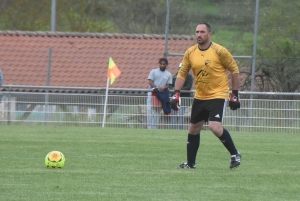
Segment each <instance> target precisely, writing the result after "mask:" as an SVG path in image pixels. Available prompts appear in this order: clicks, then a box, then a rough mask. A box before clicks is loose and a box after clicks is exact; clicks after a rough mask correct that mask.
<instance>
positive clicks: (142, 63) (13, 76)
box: [0, 31, 195, 88]
mask: <svg viewBox="0 0 300 201" xmlns="http://www.w3.org/2000/svg"><path fill="white" fill-rule="evenodd" d="M168 39H169V40H168V52H169V53H184V51H185V50H186V49H187V48H188V47H190V46H191V45H193V44H194V43H195V40H194V37H193V36H178V35H170V36H169V38H168ZM0 44H1V46H0V69H2V72H3V75H4V82H3V84H4V85H33V86H46V85H47V69H48V55H49V49H50V48H51V50H52V54H51V56H52V57H51V67H50V70H51V76H50V81H49V86H67V87H105V86H106V83H107V70H108V60H109V57H112V59H113V60H114V62H115V63H116V65H117V66H118V67H119V69H120V70H121V72H122V74H121V76H120V77H119V78H117V79H116V81H115V82H114V83H113V85H111V86H110V87H112V88H147V86H148V84H147V83H148V81H147V77H148V75H149V72H150V71H151V70H152V69H154V68H157V67H158V60H159V58H162V57H164V49H165V36H164V35H155V34H151V35H147V34H108V33H68V32H27V31H0ZM181 59H182V56H168V60H169V66H168V68H167V69H168V70H169V71H170V72H171V73H172V74H174V73H175V72H176V71H177V69H178V64H179V63H180V62H181Z"/></svg>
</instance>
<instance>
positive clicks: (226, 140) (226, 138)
mask: <svg viewBox="0 0 300 201" xmlns="http://www.w3.org/2000/svg"><path fill="white" fill-rule="evenodd" d="M219 139H220V140H221V142H222V143H223V145H224V146H225V147H226V149H227V150H228V151H229V152H230V154H231V155H235V154H237V153H238V151H237V150H236V148H235V146H234V143H233V141H232V138H231V136H230V134H229V132H228V131H227V130H226V129H225V128H224V130H223V134H222V135H221V137H219Z"/></svg>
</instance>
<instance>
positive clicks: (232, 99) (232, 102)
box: [229, 90, 241, 110]
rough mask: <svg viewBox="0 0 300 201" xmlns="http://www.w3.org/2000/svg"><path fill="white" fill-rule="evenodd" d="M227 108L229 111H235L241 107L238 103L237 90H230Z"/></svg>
mask: <svg viewBox="0 0 300 201" xmlns="http://www.w3.org/2000/svg"><path fill="white" fill-rule="evenodd" d="M229 107H230V109H231V110H236V109H238V108H240V107H241V104H240V101H239V91H238V90H232V93H231V96H230V99H229Z"/></svg>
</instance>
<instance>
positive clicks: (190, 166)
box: [177, 163, 196, 169]
mask: <svg viewBox="0 0 300 201" xmlns="http://www.w3.org/2000/svg"><path fill="white" fill-rule="evenodd" d="M177 168H179V169H180V168H181V169H195V168H196V165H195V164H192V165H189V164H187V163H182V164H181V165H179V166H178V167H177Z"/></svg>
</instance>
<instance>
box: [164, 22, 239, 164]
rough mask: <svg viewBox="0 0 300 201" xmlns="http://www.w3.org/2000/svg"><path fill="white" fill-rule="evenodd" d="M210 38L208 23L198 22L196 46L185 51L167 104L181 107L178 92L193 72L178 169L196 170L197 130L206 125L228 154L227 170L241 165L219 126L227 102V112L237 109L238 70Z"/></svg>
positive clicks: (233, 146)
mask: <svg viewBox="0 0 300 201" xmlns="http://www.w3.org/2000/svg"><path fill="white" fill-rule="evenodd" d="M211 36H212V32H211V28H210V25H209V24H207V23H200V24H199V25H198V26H197V27H196V38H197V44H195V45H193V46H192V47H190V48H189V49H187V51H186V52H185V54H184V57H183V59H182V66H181V68H180V70H179V72H178V75H177V79H176V83H175V88H174V89H175V95H174V96H173V98H172V100H171V103H170V104H171V108H172V109H173V110H175V111H177V110H178V109H179V107H180V89H181V88H182V86H183V84H184V82H185V79H186V76H187V74H188V72H189V71H190V69H192V72H193V74H194V81H195V96H194V101H193V105H192V112H191V121H190V127H189V133H188V140H187V162H186V163H183V164H181V165H180V166H179V167H178V168H184V169H186V168H196V155H197V152H198V148H199V146H200V131H201V129H202V127H203V124H204V123H205V122H209V123H208V126H209V129H210V130H211V131H212V132H213V133H214V134H215V136H217V137H218V138H219V139H220V141H221V142H222V143H223V145H224V146H225V147H226V149H227V150H228V151H229V153H230V155H231V157H230V166H229V167H230V169H234V168H237V167H238V166H239V165H240V163H241V154H240V153H239V152H238V150H237V149H236V147H235V145H234V143H233V140H232V138H231V136H230V134H229V132H228V131H227V130H226V129H225V128H223V126H222V119H223V115H224V110H225V107H226V104H227V100H228V99H229V106H230V109H232V110H236V109H238V108H240V102H239V99H238V89H239V69H238V66H237V64H236V63H235V61H234V59H233V57H232V55H231V53H230V52H229V51H228V50H227V49H226V48H225V47H223V46H221V45H218V44H216V43H214V42H211V40H210V38H211ZM227 70H228V71H229V72H230V73H231V81H232V93H231V96H230V98H229V84H228V77H227V74H226V71H227Z"/></svg>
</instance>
